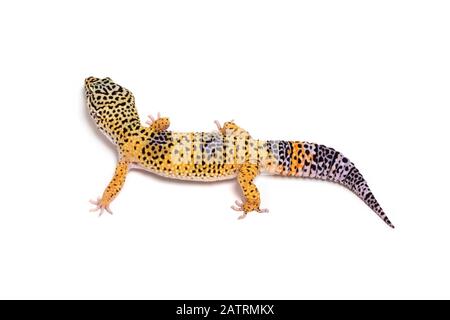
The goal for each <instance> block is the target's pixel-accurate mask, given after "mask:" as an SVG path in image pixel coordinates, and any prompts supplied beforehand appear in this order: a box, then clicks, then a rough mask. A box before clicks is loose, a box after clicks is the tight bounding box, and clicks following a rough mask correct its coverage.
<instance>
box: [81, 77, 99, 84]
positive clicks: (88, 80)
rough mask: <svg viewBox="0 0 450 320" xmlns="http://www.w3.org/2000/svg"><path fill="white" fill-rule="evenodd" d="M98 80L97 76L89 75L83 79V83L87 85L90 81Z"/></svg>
mask: <svg viewBox="0 0 450 320" xmlns="http://www.w3.org/2000/svg"><path fill="white" fill-rule="evenodd" d="M97 80H98V78H95V77H89V78H86V79H85V80H84V84H85V85H88V84H90V83H92V82H95V81H97Z"/></svg>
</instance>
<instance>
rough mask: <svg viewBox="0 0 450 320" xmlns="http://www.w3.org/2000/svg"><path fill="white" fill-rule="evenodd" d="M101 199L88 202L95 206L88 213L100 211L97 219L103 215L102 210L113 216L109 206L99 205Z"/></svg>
mask: <svg viewBox="0 0 450 320" xmlns="http://www.w3.org/2000/svg"><path fill="white" fill-rule="evenodd" d="M101 201H102V199H100V198H97V200H89V202H90V203H92V204H93V205H95V208H92V209H91V210H89V211H90V212H95V211H98V210H100V213H99V215H98V216H99V217H100V216H101V215H102V214H103V210H106V211H107V212H108V213H109V214H113V213H112V211H111V209H110V208H109V205H103V204H102V203H101Z"/></svg>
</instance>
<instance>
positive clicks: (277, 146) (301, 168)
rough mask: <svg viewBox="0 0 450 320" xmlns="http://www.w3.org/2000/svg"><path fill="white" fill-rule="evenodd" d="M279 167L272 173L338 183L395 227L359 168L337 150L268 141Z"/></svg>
mask: <svg viewBox="0 0 450 320" xmlns="http://www.w3.org/2000/svg"><path fill="white" fill-rule="evenodd" d="M267 150H268V152H269V154H271V155H272V156H273V157H274V160H275V162H276V164H275V165H273V164H272V165H271V166H270V167H269V169H268V172H269V173H272V174H280V175H283V176H296V177H308V178H315V179H322V180H327V181H333V182H337V183H339V184H342V185H344V186H345V187H347V188H348V189H349V190H351V191H353V192H354V193H355V194H356V195H357V196H358V197H359V198H361V199H362V200H363V201H364V202H365V203H366V204H367V205H368V206H369V207H370V208H371V209H372V210H373V211H374V212H375V213H376V214H377V215H378V216H379V217H380V218H381V219H382V220H383V221H384V222H385V223H386V224H387V225H388V226H390V227H391V228H394V225H393V224H392V223H391V221H389V218H388V217H387V216H386V214H385V213H384V211H383V209H382V208H381V206H380V204H379V203H378V201H377V200H376V199H375V196H374V195H373V193H372V191H370V188H369V186H368V184H367V182H366V180H365V179H364V177H363V176H362V174H361V173H360V172H359V170H358V169H357V168H356V167H355V165H354V164H353V163H352V162H351V161H350V160H348V158H346V157H345V156H344V155H342V153H340V152H338V151H336V150H334V149H333V148H329V147H326V146H324V145H319V144H315V143H309V142H299V141H267Z"/></svg>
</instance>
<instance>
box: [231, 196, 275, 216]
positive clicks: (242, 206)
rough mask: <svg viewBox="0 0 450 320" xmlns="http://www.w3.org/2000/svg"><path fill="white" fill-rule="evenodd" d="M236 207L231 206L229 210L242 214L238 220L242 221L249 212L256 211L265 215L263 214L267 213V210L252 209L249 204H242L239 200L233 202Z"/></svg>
mask: <svg viewBox="0 0 450 320" xmlns="http://www.w3.org/2000/svg"><path fill="white" fill-rule="evenodd" d="M234 203H235V204H236V205H232V206H231V209H233V210H234V211H238V212H243V214H242V215H240V216H239V218H238V219H239V220H242V219H244V218H245V217H247V213H248V212H250V211H256V212H259V213H265V212H269V209H260V208H259V207H255V208H253V206H252V205H251V204H250V203H247V202H246V203H243V202H241V201H239V200H236V201H235V202H234Z"/></svg>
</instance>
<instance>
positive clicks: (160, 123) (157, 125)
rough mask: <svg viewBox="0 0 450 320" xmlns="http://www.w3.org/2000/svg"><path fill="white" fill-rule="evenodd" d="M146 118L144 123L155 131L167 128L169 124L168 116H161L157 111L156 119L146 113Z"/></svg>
mask: <svg viewBox="0 0 450 320" xmlns="http://www.w3.org/2000/svg"><path fill="white" fill-rule="evenodd" d="M148 119H149V120H147V122H145V123H146V124H148V125H149V126H150V127H151V128H153V129H155V130H156V131H164V130H167V129H168V128H169V126H170V121H169V118H161V114H160V113H159V112H158V114H157V115H156V119H155V118H154V117H153V116H152V115H148Z"/></svg>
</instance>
